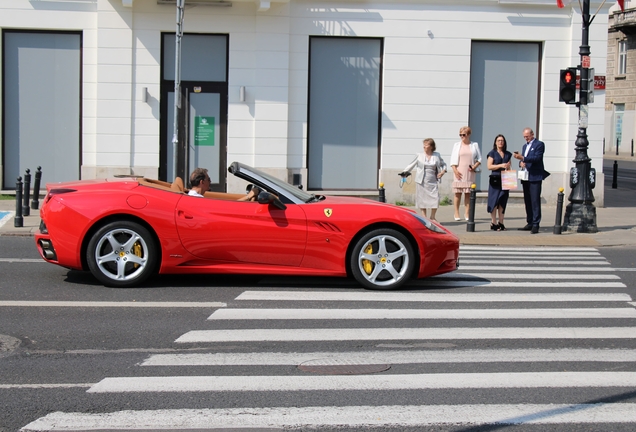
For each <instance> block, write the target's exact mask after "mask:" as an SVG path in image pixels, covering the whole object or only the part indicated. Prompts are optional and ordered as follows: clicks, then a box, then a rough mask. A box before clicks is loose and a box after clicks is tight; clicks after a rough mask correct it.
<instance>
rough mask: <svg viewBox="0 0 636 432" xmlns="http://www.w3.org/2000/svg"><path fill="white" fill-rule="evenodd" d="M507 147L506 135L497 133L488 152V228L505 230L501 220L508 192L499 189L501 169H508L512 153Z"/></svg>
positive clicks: (502, 219)
mask: <svg viewBox="0 0 636 432" xmlns="http://www.w3.org/2000/svg"><path fill="white" fill-rule="evenodd" d="M507 148H508V145H507V143H506V137H504V136H503V135H501V134H499V135H497V136H496V137H495V143H494V144H493V146H492V150H491V151H490V152H489V153H488V169H489V170H491V173H490V185H489V186H488V207H487V211H488V213H490V218H491V223H490V229H491V230H493V231H505V230H506V227H505V226H504V223H503V222H504V213H505V212H506V205H507V204H508V195H509V192H508V191H507V190H502V189H501V171H504V170H509V169H510V159H511V158H512V153H510V152H509V151H508V150H507ZM497 220H498V221H499V222H497Z"/></svg>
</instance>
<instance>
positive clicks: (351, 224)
mask: <svg viewBox="0 0 636 432" xmlns="http://www.w3.org/2000/svg"><path fill="white" fill-rule="evenodd" d="M229 172H230V173H232V174H234V175H235V176H237V177H239V178H241V179H243V180H245V181H246V182H248V183H249V184H251V185H255V186H257V187H258V188H259V189H260V190H261V192H260V194H259V195H258V199H257V200H256V201H253V202H246V201H238V199H239V198H241V197H244V195H241V194H228V193H218V192H206V194H205V197H203V198H200V197H195V196H189V195H187V194H186V193H184V192H186V191H184V188H183V182H182V181H181V180H180V179H176V180H175V181H174V182H173V183H167V182H162V181H159V180H149V179H144V178H135V177H126V178H113V179H107V180H80V181H76V182H68V183H56V184H47V195H46V198H45V199H44V203H43V205H42V208H41V210H40V216H41V219H42V223H41V225H40V230H39V232H38V233H37V234H36V235H35V242H36V245H37V248H38V250H39V251H40V254H41V255H42V258H44V259H45V260H46V261H48V262H50V263H53V264H58V265H60V266H63V267H67V268H70V269H76V270H90V271H91V273H92V274H93V275H94V276H95V278H97V279H98V280H99V281H100V282H101V283H103V284H104V285H107V286H112V287H132V286H137V285H139V284H141V283H142V282H144V281H145V280H146V279H147V278H148V277H149V276H151V275H153V274H155V273H159V274H195V273H196V274H214V273H226V274H262V275H296V276H340V277H346V276H353V277H354V278H355V279H356V280H357V281H358V282H359V283H360V284H361V285H363V286H364V287H365V288H369V289H395V288H398V287H400V286H402V285H403V284H404V283H405V282H406V281H408V280H409V279H410V278H424V277H427V276H433V275H437V274H441V273H446V272H450V271H453V270H455V269H456V268H457V263H458V261H457V258H458V253H459V241H458V239H457V237H456V236H455V235H453V234H452V233H451V232H450V231H448V230H447V229H445V228H444V227H442V226H440V225H437V224H435V223H433V222H431V221H430V220H428V219H426V218H424V217H422V216H420V215H419V214H417V213H415V212H413V211H412V210H409V209H406V208H402V207H397V206H393V205H389V204H383V203H379V202H376V201H372V200H369V199H363V198H352V197H335V196H322V195H313V194H310V193H307V192H305V191H303V190H302V189H299V188H298V187H295V186H292V185H290V184H288V183H286V182H284V181H282V180H280V179H277V178H275V177H272V176H271V175H268V174H267V173H264V172H262V171H259V170H257V169H254V168H252V167H249V166H247V165H244V164H242V163H238V162H234V163H233V164H232V165H231V166H230V167H229Z"/></svg>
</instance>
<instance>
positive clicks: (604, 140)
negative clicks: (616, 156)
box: [603, 138, 605, 154]
mask: <svg viewBox="0 0 636 432" xmlns="http://www.w3.org/2000/svg"><path fill="white" fill-rule="evenodd" d="M603 154H605V138H603Z"/></svg>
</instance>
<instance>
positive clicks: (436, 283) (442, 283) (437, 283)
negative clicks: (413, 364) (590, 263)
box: [409, 279, 626, 288]
mask: <svg viewBox="0 0 636 432" xmlns="http://www.w3.org/2000/svg"><path fill="white" fill-rule="evenodd" d="M409 285H410V286H427V287H456V288H460V287H471V286H479V287H497V288H502V287H506V288H515V287H529V288H626V285H625V284H624V283H622V282H530V281H521V280H520V281H516V282H502V281H494V282H493V281H489V280H483V281H481V280H473V281H461V280H459V281H453V280H441V279H418V280H414V281H412V282H411V283H410V284H409Z"/></svg>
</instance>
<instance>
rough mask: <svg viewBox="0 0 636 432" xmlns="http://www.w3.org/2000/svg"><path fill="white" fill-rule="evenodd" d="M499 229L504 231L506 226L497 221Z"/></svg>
mask: <svg viewBox="0 0 636 432" xmlns="http://www.w3.org/2000/svg"><path fill="white" fill-rule="evenodd" d="M499 231H506V227H505V226H504V224H502V223H501V222H499Z"/></svg>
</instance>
